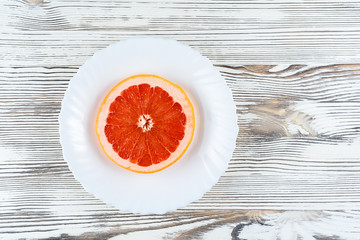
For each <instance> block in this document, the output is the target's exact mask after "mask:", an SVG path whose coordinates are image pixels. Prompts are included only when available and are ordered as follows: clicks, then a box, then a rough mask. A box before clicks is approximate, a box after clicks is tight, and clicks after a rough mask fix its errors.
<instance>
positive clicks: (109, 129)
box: [96, 75, 195, 173]
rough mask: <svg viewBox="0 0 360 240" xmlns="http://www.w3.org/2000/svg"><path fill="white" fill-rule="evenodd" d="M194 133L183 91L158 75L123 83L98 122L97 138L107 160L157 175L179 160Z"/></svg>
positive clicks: (113, 91)
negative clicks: (156, 173)
mask: <svg viewBox="0 0 360 240" xmlns="http://www.w3.org/2000/svg"><path fill="white" fill-rule="evenodd" d="M194 130H195V114H194V107H193V105H192V103H191V102H190V100H189V98H188V96H187V95H186V93H185V91H184V90H183V89H182V88H180V87H179V86H177V85H175V84H174V83H172V82H170V81H168V80H166V79H164V78H161V77H159V76H156V75H135V76H131V77H129V78H126V79H124V80H122V81H121V82H119V83H118V84H117V85H116V86H115V87H113V88H112V89H111V91H110V92H109V93H108V94H107V95H106V97H105V99H104V100H103V102H102V104H101V106H100V109H99V112H98V114H97V118H96V135H97V138H98V140H99V142H100V145H101V147H102V149H103V151H104V152H105V154H106V155H107V156H108V157H109V158H110V159H111V160H112V161H113V162H114V163H116V164H117V165H119V166H121V167H123V168H125V169H128V170H130V171H133V172H139V173H153V172H157V171H160V170H162V169H164V168H166V167H168V166H170V165H171V164H173V163H175V162H176V161H177V160H179V159H180V158H181V156H182V155H183V154H184V153H185V152H186V150H187V149H188V147H189V146H190V143H191V141H192V139H193V136H194Z"/></svg>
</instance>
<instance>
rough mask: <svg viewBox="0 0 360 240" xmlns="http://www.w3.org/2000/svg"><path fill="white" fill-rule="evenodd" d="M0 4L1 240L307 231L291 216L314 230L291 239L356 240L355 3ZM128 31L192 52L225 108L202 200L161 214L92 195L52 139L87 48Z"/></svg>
mask: <svg viewBox="0 0 360 240" xmlns="http://www.w3.org/2000/svg"><path fill="white" fill-rule="evenodd" d="M0 9H1V15H0V26H1V28H0V239H21V238H25V239H38V238H49V237H55V238H57V239H108V238H111V237H114V239H132V238H135V239H142V238H146V239H231V238H232V239H241V238H243V239H251V235H249V234H251V233H254V232H255V233H256V232H257V231H260V232H263V233H266V232H269V231H270V232H272V233H274V234H277V233H278V232H276V231H275V230H274V229H278V230H279V229H282V228H281V226H287V225H286V223H287V222H291V221H292V222H297V223H298V224H293V225H291V226H292V227H293V228H294V229H295V227H296V226H300V225H301V226H304V225H306V226H309V224H310V225H312V224H314V223H313V222H312V223H305V222H304V221H302V220H301V217H300V218H299V216H307V215H306V214H305V215H304V214H301V213H310V215H311V214H312V215H311V216H314V218H318V220H314V221H318V222H321V224H322V225H321V224H320V225H321V226H322V227H321V228H319V229H316V231H315V230H314V229H313V228H311V227H310V229H308V230H309V231H307V232H306V231H303V230H301V229H302V228H297V230H299V229H300V230H301V231H300V230H299V231H300V232H299V231H297V230H296V231H297V233H299V238H300V239H301V238H304V236H303V235H301V234H307V233H308V232H310V233H309V235H306V236H307V237H309V238H308V239H311V238H310V236H311V237H313V238H315V239H332V238H335V237H334V236H335V235H337V236H338V237H339V238H340V239H360V237H358V238H357V235H360V233H359V232H360V230H359V225H358V224H357V223H358V222H359V212H358V211H351V210H359V209H360V174H359V172H360V152H359V149H360V148H359V144H360V123H359V119H360V65H359V64H358V63H359V62H360V61H359V59H360V52H359V49H360V41H359V40H360V24H359V23H360V14H359V10H360V3H359V2H358V1H315V2H314V1H260V0H256V1H230V0H229V1H228V0H223V1H220V0H218V1H204V0H201V1H161V2H159V1H149V0H148V1H140V2H139V1H128V0H124V1H108V0H105V1H76V2H74V1H55V0H54V1H38V0H36V1H29V2H26V1H22V0H15V1H10V0H4V1H1V2H0ZM131 36H159V37H169V38H174V39H177V40H179V41H181V42H183V43H185V44H188V45H190V46H192V47H194V48H195V49H197V50H199V51H200V52H201V53H202V54H203V55H205V56H207V57H209V58H210V59H211V60H212V61H213V63H214V64H215V65H216V66H217V67H218V68H219V70H220V71H221V73H222V74H223V76H224V77H225V78H226V81H227V83H228V85H229V87H230V88H231V89H232V92H233V96H234V101H235V103H236V105H237V110H238V125H239V136H238V140H237V148H236V150H235V152H234V155H233V159H232V160H231V162H230V165H229V169H228V171H227V172H226V173H225V174H224V176H223V177H222V178H221V179H220V181H219V183H218V184H217V185H216V186H214V187H213V188H212V190H211V191H210V192H208V193H207V194H206V195H205V196H204V197H203V198H202V199H201V200H199V201H197V202H194V203H192V204H190V205H189V206H187V207H186V208H184V209H180V210H178V211H176V212H173V213H169V214H165V215H134V214H129V213H123V212H119V211H117V210H116V209H114V208H112V207H109V206H107V205H105V204H103V203H102V202H100V201H99V200H97V199H95V198H94V197H92V196H91V195H90V194H88V193H87V192H85V191H84V190H83V188H82V187H81V185H80V184H79V183H78V182H77V181H76V180H75V179H74V178H73V176H72V174H71V172H70V171H69V169H68V167H67V165H66V163H65V162H64V160H63V158H62V153H61V146H60V144H59V134H58V121H57V117H58V114H59V111H60V108H61V100H62V98H63V95H64V92H65V90H66V87H67V85H68V83H69V80H70V79H71V77H72V76H73V75H74V74H75V73H76V71H77V69H78V67H79V66H80V65H81V64H83V63H84V61H85V60H86V59H87V58H89V57H90V56H91V55H92V54H93V53H94V52H95V51H97V50H99V49H101V48H103V47H106V46H107V45H108V44H110V43H113V42H115V41H118V40H121V39H125V38H128V37H131ZM345 63H346V64H345ZM254 64H257V65H254ZM253 209H262V210H266V209H272V212H271V213H273V214H275V215H271V214H270V213H269V212H266V214H270V217H256V220H259V219H260V220H261V219H263V220H261V221H260V222H262V223H264V222H265V223H266V224H267V225H262V226H260V225H259V224H258V221H254V214H255V215H256V214H257V213H256V212H254V210H253ZM280 210H281V211H280ZM283 210H287V211H283ZM290 210H301V212H296V213H297V214H295V212H291V211H290ZM302 210H307V211H311V212H302ZM335 210H339V211H335ZM279 211H280V212H279ZM289 211H290V212H289ZM312 211H314V212H312ZM259 214H260V215H262V214H263V212H261V213H259ZM283 215H285V216H286V217H287V218H286V219H287V221H285V222H284V221H283V219H284V217H281V216H283ZM271 216H273V217H271ZM279 219H280V220H281V219H282V220H281V221H280V220H279ZM294 219H295V220H294ZM299 222H300V223H299ZM250 223H251V224H250ZM337 223H344V224H345V225H344V226H346V227H342V226H341V225H339V226H337ZM244 224H245V225H244ZM246 224H248V225H246ZM246 226H248V227H246ZM263 226H268V228H265V229H261V227H263ZM279 226H280V227H279ZM294 226H295V227H294ZM314 226H317V225H316V224H315V225H314ZM269 229H270V230H269ZM271 229H273V230H271ZM290 229H291V228H290ZM324 229H325V230H324ZM144 230H145V231H144ZM268 230H269V231H268ZM285 230H286V231H289V228H288V229H285ZM285 230H284V231H285ZM286 231H285V232H286ZM296 231H295V230H293V231H292V233H293V232H296ZM300 233H301V234H300ZM311 234H313V235H311ZM264 236H265V235H264ZM266 236H267V235H266ZM288 236H290V235H288ZM261 239H266V238H265V237H262V238H261ZM279 239H290V238H286V236H285V237H284V236H280V237H279ZM304 239H306V238H304ZM335 239H336V238H335Z"/></svg>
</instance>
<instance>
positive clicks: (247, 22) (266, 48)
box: [0, 0, 360, 66]
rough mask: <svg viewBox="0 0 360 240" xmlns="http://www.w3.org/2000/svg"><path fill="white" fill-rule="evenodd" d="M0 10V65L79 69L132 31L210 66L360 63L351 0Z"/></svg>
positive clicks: (23, 5)
mask: <svg viewBox="0 0 360 240" xmlns="http://www.w3.org/2000/svg"><path fill="white" fill-rule="evenodd" d="M0 7H1V9H2V10H3V12H5V14H3V15H1V16H0V22H2V25H3V30H2V34H1V37H0V41H1V42H2V44H1V45H0V54H1V58H0V66H24V65H32V66H34V65H38V66H39V65H40V66H48V65H55V66H59V65H63V66H67V65H68V64H69V63H70V64H72V65H76V66H79V65H81V64H82V63H84V61H85V60H86V59H87V58H88V57H89V56H91V55H92V54H93V53H94V52H95V51H97V50H98V49H101V48H104V47H106V46H107V45H108V44H111V43H114V42H116V41H118V40H121V39H126V38H129V37H132V36H158V37H168V38H173V39H177V40H179V41H181V42H183V43H185V44H188V45H190V46H192V47H194V48H195V49H197V50H199V51H200V52H201V53H202V54H204V55H205V56H207V57H209V58H210V59H211V60H212V61H213V62H214V63H215V64H227V65H239V64H279V63H287V64H288V63H299V64H304V63H306V64H308V63H310V62H315V63H319V62H323V63H351V62H359V60H360V52H359V51H356V49H359V48H360V41H359V40H360V25H359V22H360V15H359V14H358V13H359V9H360V3H359V2H358V1H340V2H339V1H315V2H314V1H306V2H302V1H271V2H268V1H261V0H257V1H196V2H193V1H174V2H167V1H162V2H158V1H142V2H136V1H108V0H106V1H90V0H88V1H77V2H74V1H56V0H54V1H44V2H43V3H41V2H40V4H32V3H27V2H26V1H11V0H4V1H1V3H0ZM354 50H355V51H354Z"/></svg>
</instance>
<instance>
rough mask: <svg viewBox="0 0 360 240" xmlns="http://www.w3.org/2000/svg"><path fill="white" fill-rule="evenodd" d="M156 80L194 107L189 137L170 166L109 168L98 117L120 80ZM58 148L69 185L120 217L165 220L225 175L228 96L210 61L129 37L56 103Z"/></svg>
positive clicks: (176, 46)
mask: <svg viewBox="0 0 360 240" xmlns="http://www.w3.org/2000/svg"><path fill="white" fill-rule="evenodd" d="M137 74H154V75H158V76H161V77H163V78H165V79H168V80H170V81H172V82H174V83H175V84H177V85H179V86H181V87H182V88H183V89H184V90H185V91H186V93H187V94H188V95H189V97H190V99H191V101H192V103H193V105H194V106H195V118H196V120H195V121H196V127H195V136H194V139H193V141H192V143H191V145H190V148H189V149H188V150H187V152H186V153H185V155H184V156H183V157H182V158H181V159H180V160H179V161H177V162H176V163H175V164H173V165H171V166H170V167H168V168H166V169H164V170H162V171H160V172H156V173H151V174H141V173H134V172H131V171H128V170H125V169H123V168H121V167H119V166H117V165H116V164H115V163H113V162H112V161H111V160H110V159H109V158H108V157H107V156H106V155H105V154H104V153H103V151H102V149H101V147H100V144H99V143H98V140H97V138H96V133H95V121H96V114H97V112H98V109H99V105H100V104H101V102H102V100H103V98H104V97H105V96H106V94H107V93H108V92H109V91H110V90H111V89H112V87H113V86H115V85H116V84H117V83H118V82H119V81H121V80H123V79H125V78H127V77H129V76H132V75H137ZM59 123H60V141H61V144H62V148H63V154H64V159H65V160H66V162H67V163H68V165H69V168H70V170H71V171H72V172H73V174H74V176H75V178H76V179H77V180H78V181H79V182H80V183H81V184H82V185H83V187H84V188H85V189H86V190H87V191H88V192H90V193H92V194H93V195H94V196H95V197H97V198H99V199H101V200H102V201H104V202H105V203H108V204H111V205H113V206H115V207H116V208H118V209H119V210H122V211H129V212H133V213H144V214H145V213H165V212H168V211H172V210H176V209H178V208H181V207H184V206H186V205H187V204H189V203H190V202H192V201H195V200H197V199H199V198H201V197H202V195H203V194H204V193H205V192H207V191H208V190H210V188H211V187H212V186H213V185H214V184H215V183H216V182H217V181H218V179H219V177H220V176H221V175H222V174H223V173H224V172H225V170H226V169H227V165H228V162H229V160H230V158H231V156H232V152H233V151H234V148H235V142H236V136H237V133H238V128H237V118H236V108H235V104H234V102H233V100H232V95H231V91H230V89H229V88H228V87H227V85H226V83H225V81H224V79H223V77H222V76H221V75H220V73H219V71H218V70H217V69H216V68H215V67H213V65H212V64H211V62H210V61H209V60H208V59H207V58H206V57H204V56H202V55H201V54H200V53H198V52H197V51H195V50H193V49H192V48H190V47H189V46H186V45H183V44H181V43H179V42H177V41H175V40H169V39H161V38H130V39H128V40H124V41H120V42H118V43H115V44H112V45H110V46H109V47H107V48H106V49H103V50H101V51H98V52H96V53H95V54H94V56H93V57H91V58H90V59H89V60H88V61H87V62H86V63H85V64H84V65H83V66H82V67H80V69H79V71H78V72H77V74H76V75H75V76H74V77H73V78H72V79H71V81H70V83H69V87H68V89H67V91H66V93H65V97H64V100H63V102H62V108H61V113H60V117H59Z"/></svg>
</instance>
